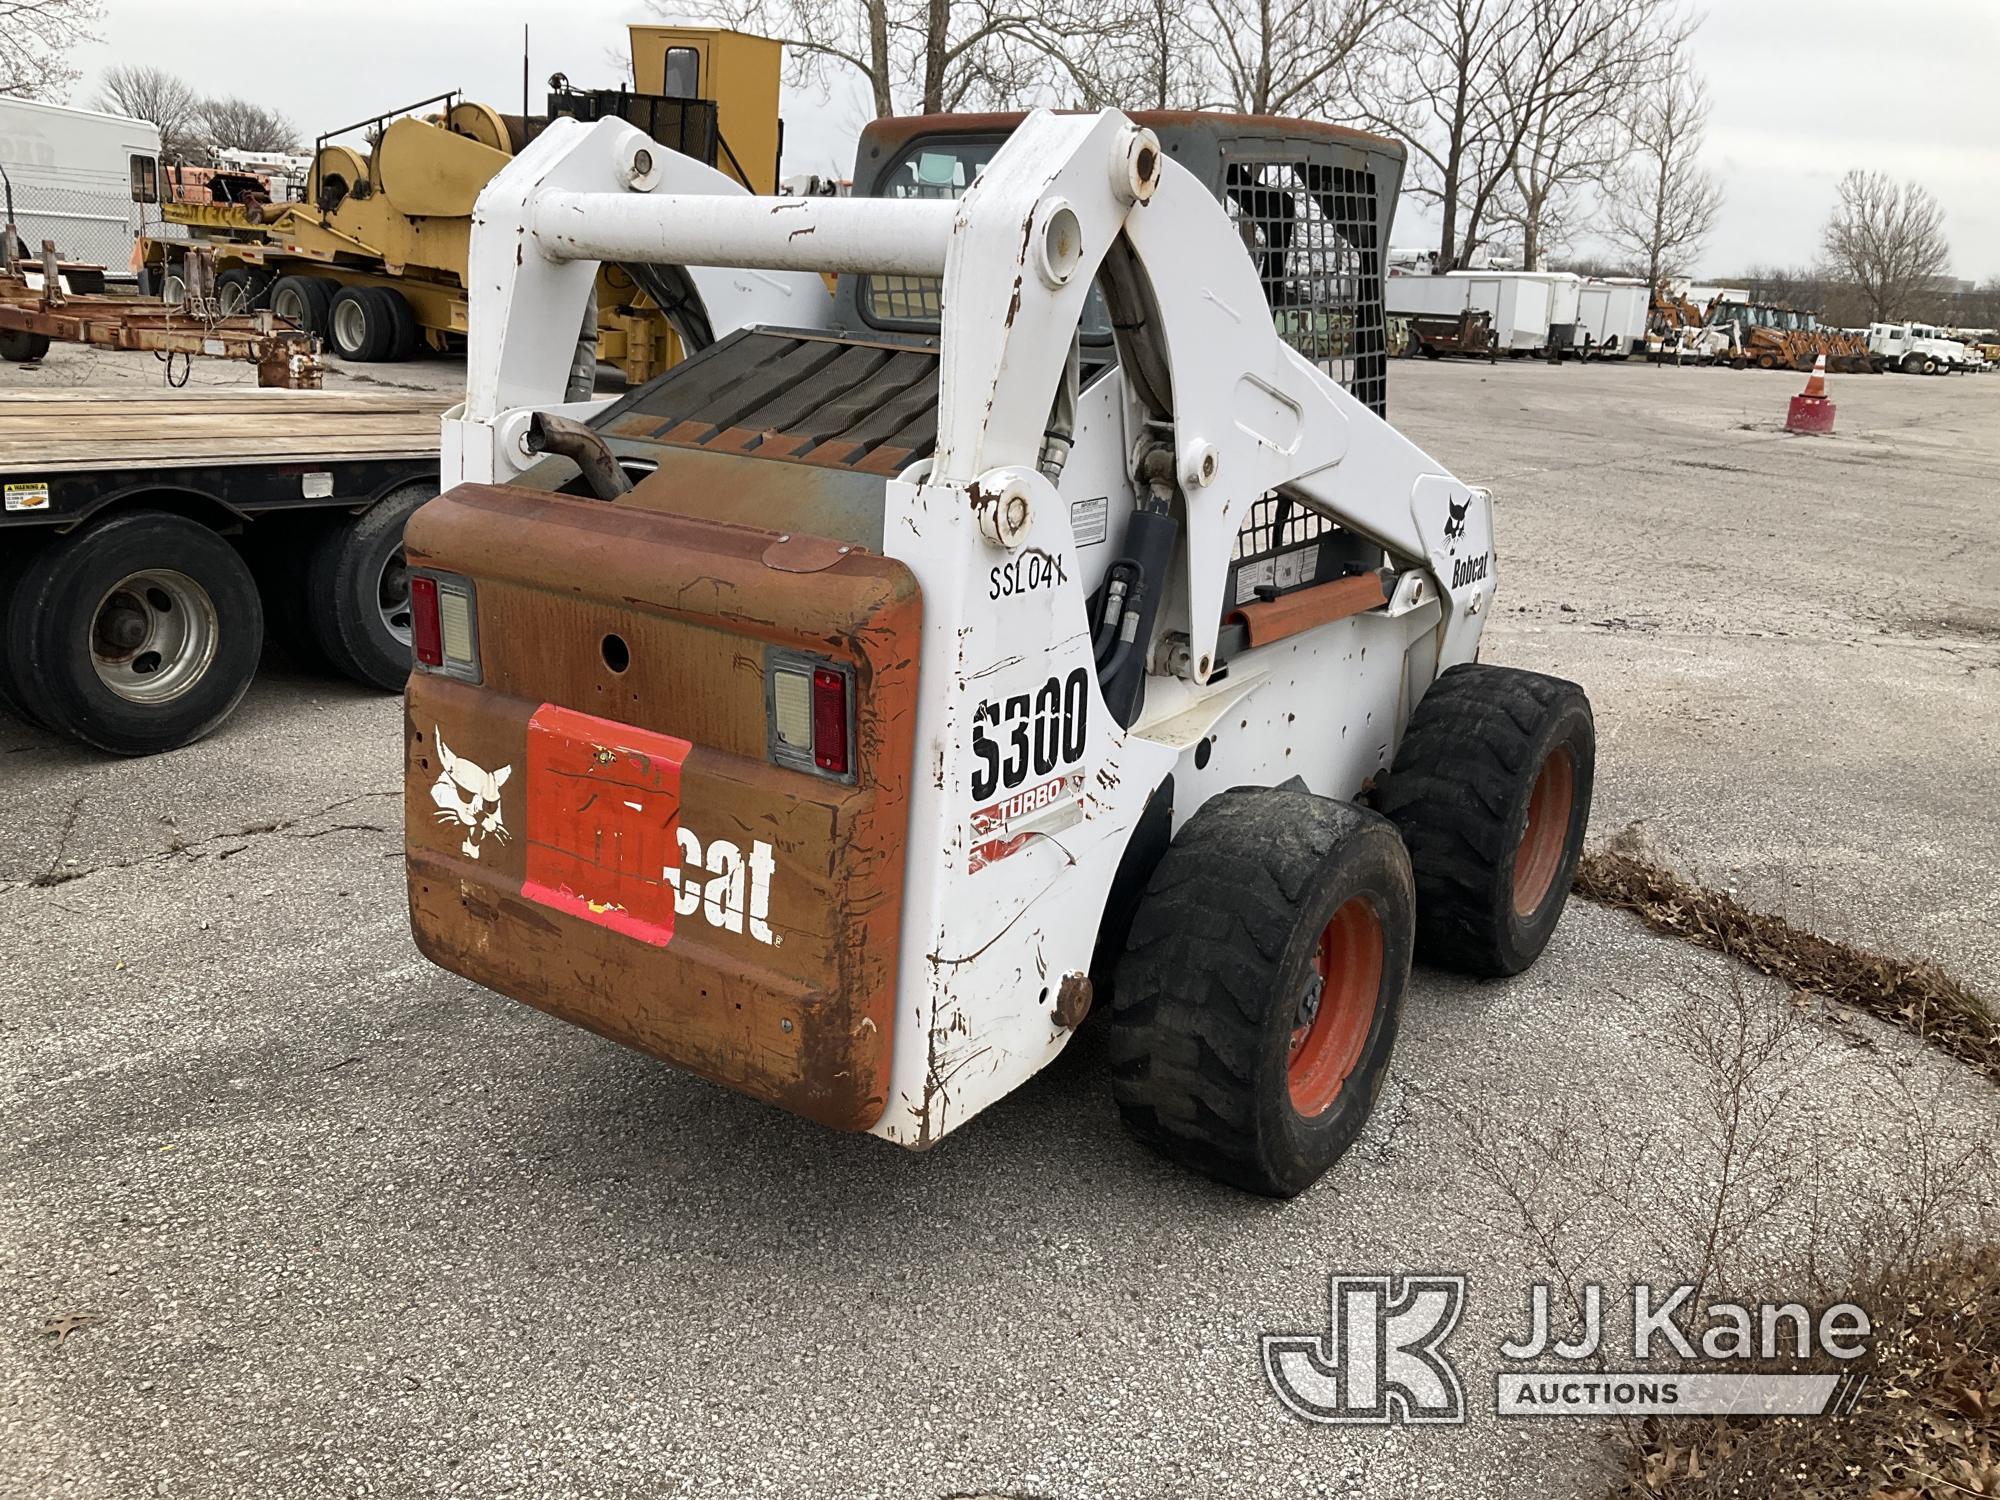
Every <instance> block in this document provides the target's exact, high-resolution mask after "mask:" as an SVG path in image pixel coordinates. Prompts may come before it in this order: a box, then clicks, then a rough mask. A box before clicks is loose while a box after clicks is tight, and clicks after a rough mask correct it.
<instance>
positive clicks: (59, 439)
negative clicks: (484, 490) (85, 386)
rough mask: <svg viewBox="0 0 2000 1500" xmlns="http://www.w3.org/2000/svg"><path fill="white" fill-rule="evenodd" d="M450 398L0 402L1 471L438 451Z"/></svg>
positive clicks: (102, 395) (69, 395)
mask: <svg viewBox="0 0 2000 1500" xmlns="http://www.w3.org/2000/svg"><path fill="white" fill-rule="evenodd" d="M458 399H459V398H458V396H457V394H456V393H455V392H444V391H440V392H429V391H409V392H395V393H388V392H382V393H377V392H373V391H370V392H348V391H282V390H259V389H256V388H253V387H246V388H244V389H241V390H204V391H181V392H177V393H173V394H167V393H162V392H157V391H155V392H151V393H148V394H143V395H141V394H128V393H126V392H122V391H113V390H102V389H99V390H63V391H50V392H47V393H46V394H44V393H35V394H32V395H27V394H9V395H0V470H5V471H7V472H8V473H19V472H23V471H26V470H33V471H34V472H36V473H38V474H41V473H64V472H74V471H76V470H79V469H123V468H132V469H147V468H163V467H185V466H187V465H190V464H268V463H310V462H312V461H314V460H333V459H342V458H401V457H420V456H423V455H425V454H434V453H436V452H437V451H438V419H439V418H440V417H442V416H443V415H444V413H445V410H446V409H447V408H448V407H450V406H452V405H453V404H454V403H455V402H456V401H457V400H458Z"/></svg>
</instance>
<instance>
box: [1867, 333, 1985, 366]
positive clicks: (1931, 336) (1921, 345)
mask: <svg viewBox="0 0 2000 1500" xmlns="http://www.w3.org/2000/svg"><path fill="white" fill-rule="evenodd" d="M1868 353H1869V355H1870V357H1871V358H1872V359H1873V360H1874V363H1875V368H1876V369H1878V370H1901V371H1902V372H1903V373H1904V374H1906V375H1949V374H1955V373H1959V372H1962V371H1966V370H1970V369H1972V368H1973V361H1972V358H1971V355H1970V353H1969V352H1968V351H1967V349H1966V347H1965V345H1963V344H1961V343H1960V342H1959V341H1958V340H1957V339H1954V338H1948V337H1946V336H1945V334H1944V332H1943V330H1941V329H1937V328H1933V327H1931V326H1930V325H1929V324H1928V323H1870V324H1869V325H1868Z"/></svg>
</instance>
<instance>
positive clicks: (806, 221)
mask: <svg viewBox="0 0 2000 1500" xmlns="http://www.w3.org/2000/svg"><path fill="white" fill-rule="evenodd" d="M1121 234H1122V236H1123V247H1122V248H1123V249H1125V250H1129V253H1130V254H1131V255H1132V257H1133V258H1134V259H1135V260H1136V263H1137V265H1138V267H1139V270H1140V272H1141V273H1142V278H1143V280H1144V282H1145V283H1146V284H1147V288H1148V292H1149V298H1148V300H1149V304H1150V312H1149V316H1148V320H1147V321H1148V335H1149V336H1150V337H1151V338H1152V339H1153V340H1154V341H1156V344H1157V347H1158V348H1159V349H1160V350H1161V351H1162V352H1163V354H1164V359H1165V365H1166V371H1165V374H1166V390H1165V391H1163V392H1161V393H1160V395H1161V397H1162V399H1164V400H1165V401H1166V402H1168V403H1169V409H1168V410H1166V411H1162V412H1159V413H1156V417H1157V418H1158V419H1163V420H1171V423H1172V428H1173V438H1172V441H1173V445H1174V451H1175V454H1176V459H1177V468H1178V474H1179V479H1180V482H1181V485H1182V488H1183V491H1184V493H1185V496H1186V500H1187V520H1188V537H1187V546H1186V548H1185V556H1186V558H1187V587H1188V597H1189V599H1190V600H1191V601H1192V603H1191V611H1190V620H1189V630H1190V652H1189V657H1190V661H1189V672H1190V675H1191V676H1192V678H1193V680H1194V681H1196V682H1203V681H1206V680H1207V678H1208V676H1209V675H1210V673H1211V672H1212V670H1213V668H1214V659H1215V640H1216V635H1217V630H1218V626H1219V624H1220V621H1221V619H1222V616H1223V613H1224V611H1223V608H1222V605H1223V600H1222V597H1221V596H1222V590H1223V587H1224V583H1225V580H1226V577H1227V572H1228V567H1229V562H1230V556H1231V547H1232V543H1233V541H1234V538H1235V535H1236V532H1237V530H1238V528H1239V527H1240V526H1241V525H1242V522H1243V519H1244V517H1245V516H1246V514H1247V513H1248V511H1249V508H1250V506H1251V505H1252V504H1253V503H1254V502H1255V501H1256V500H1258V499H1260V498H1261V497H1262V496H1264V495H1266V494H1268V493H1269V492H1271V491H1272V490H1276V489H1284V490H1287V491H1288V492H1290V493H1292V494H1294V495H1296V496H1297V497H1299V498H1300V499H1301V500H1303V501H1305V502H1306V503H1307V504H1309V505H1311V506H1313V507H1315V508H1317V509H1319V510H1321V511H1323V512H1325V513H1326V514H1327V515H1329V516H1330V517H1332V518H1333V519H1334V520H1335V521H1337V522H1338V523H1339V524H1340V525H1342V526H1344V527H1346V528H1348V529H1349V530H1351V531H1353V532H1355V533H1356V534H1357V535H1360V536H1364V537H1367V538H1368V539H1370V540H1372V541H1374V542H1375V543H1377V544H1379V545H1380V546H1381V547H1383V548H1384V549H1385V550H1386V551H1387V552H1388V553H1390V554H1391V556H1392V557H1393V558H1395V559H1396V560H1398V561H1399V562H1400V563H1402V564H1403V565H1404V566H1406V567H1407V566H1410V565H1418V564H1420V565H1423V566H1425V567H1428V568H1429V570H1430V571H1431V573H1432V575H1433V576H1434V578H1435V580H1436V586H1437V589H1438V591H1439V592H1440V594H1441V595H1442V596H1443V602H1444V604H1445V606H1446V610H1445V633H1444V639H1443V642H1442V643H1441V645H1442V649H1441V653H1440V655H1441V660H1442V661H1443V662H1444V663H1446V664H1449V663H1451V662H1454V661H1461V660H1466V659H1469V658H1470V656H1471V655H1472V651H1473V647H1474V645H1475V643H1476V640H1477V634H1478V628H1477V625H1476V624H1472V623H1470V621H1469V617H1470V616H1471V615H1473V614H1476V613H1477V611H1478V610H1479V609H1480V607H1481V604H1482V602H1483V601H1484V599H1485V598H1486V597H1487V596H1488V594H1489V593H1490V590H1491V589H1492V587H1493V581H1494V576H1495V567H1494V561H1493V558H1492V555H1491V554H1492V540H1491V539H1492V529H1491V516H1490V509H1489V503H1488V501H1487V498H1486V496H1485V495H1484V494H1483V493H1482V492H1480V491H1476V490H1472V489H1469V488H1467V487H1466V486H1464V485H1462V484H1460V483H1459V482H1458V481H1457V480H1455V479H1453V478H1452V477H1451V475H1450V474H1448V473H1447V472H1446V471H1445V470H1444V469H1443V468H1442V467H1441V466H1440V465H1438V464H1437V463H1435V462H1434V461H1432V460H1431V459H1430V458H1428V457H1427V456H1426V455H1425V454H1424V453H1423V452H1422V451H1421V450H1419V449H1418V448H1417V447H1416V446H1415V445H1414V444H1413V443H1411V442H1410V441H1409V440H1408V439H1406V438H1405V437H1403V436H1402V435H1401V434H1400V433H1398V432H1397V431H1396V430H1395V429H1394V428H1393V427H1391V426H1390V425H1389V424H1388V423H1387V422H1384V421H1383V420H1381V419H1380V418H1378V417H1377V416H1375V415H1374V413H1372V412H1370V411H1369V410H1368V409H1367V408H1366V407H1365V406H1363V405H1361V403H1359V402H1358V401H1356V400H1355V399H1354V398H1353V397H1352V396H1350V395H1349V394H1348V393H1347V392H1346V391H1345V390H1343V389H1342V388H1341V387H1340V386H1339V385H1338V384H1337V383H1336V382H1335V381H1333V380H1332V379H1331V378H1329V377H1328V376H1327V375H1325V374H1324V373H1322V372H1321V371H1320V370H1318V369H1317V368H1315V367H1314V366H1313V365H1311V364H1310V363H1308V362H1307V361H1306V360H1304V359H1303V358H1301V357H1300V356H1299V355H1298V354H1296V353H1295V352H1294V351H1293V350H1292V349H1291V348H1289V347H1288V346H1287V345H1286V344H1285V342H1284V341H1283V340H1282V339H1281V338H1280V337H1279V336H1278V333H1277V330H1276V328H1275V326H1274V323H1273V321H1272V318H1271V314H1270V311H1269V309H1268V308H1267V306H1266V304H1265V301H1264V296H1263V291H1262V288H1261V286H1260V284H1259V282H1258V279H1257V273H1256V270H1255V268H1254V267H1253V265H1252V263H1251V261H1250V257H1249V256H1248V255H1246V254H1245V253H1244V249H1243V242H1242V240H1241V238H1240V237H1239V235H1238V232H1237V230H1236V228H1235V226H1234V225H1233V224H1232V223H1231V222H1230V220H1229V217H1228V215H1227V213H1226V212H1225V211H1224V209H1223V208H1222V206H1221V205H1220V204H1218V203H1217V202H1216V200H1215V199H1214V197H1213V196H1211V195H1210V194H1209V193H1208V192H1207V191H1206V190H1205V189H1204V188H1203V187H1202V185H1201V183H1200V182H1199V181H1198V180H1197V179H1196V178H1195V177H1194V176H1192V175H1191V174H1190V173H1188V172H1187V171H1186V170H1185V169H1183V168H1182V167H1181V166H1179V164H1178V163H1176V162H1174V161H1171V160H1169V159H1167V158H1165V157H1164V156H1163V155H1162V153H1161V152H1160V149H1159V146H1158V143H1157V142H1156V141H1155V140H1154V139H1153V137H1152V135H1151V133H1150V132H1148V131H1143V130H1140V129H1138V128H1137V127H1136V126H1134V125H1133V124H1132V123H1131V121H1129V120H1128V119H1126V117H1125V116H1124V115H1122V114H1120V113H1119V112H1118V111H1115V110H1106V111H1104V112H1103V113H1101V114H1099V115H1095V116H1090V115H1060V116H1059V115H1054V114H1050V113H1048V112H1046V111H1037V112H1036V113H1034V114H1032V115H1030V116H1029V117H1028V118H1027V119H1026V120H1025V121H1023V122H1022V124H1021V125H1020V126H1019V127H1018V128H1017V129H1016V130H1015V131H1014V133H1013V134H1012V135H1011V136H1010V137H1009V138H1008V140H1007V142H1006V144H1005V145H1004V146H1003V147H1002V148H1001V150H1000V151H999V152H998V153H997V154H996V155H995V157H994V159H993V162H992V164H991V166H990V167H989V168H988V169H987V170H986V171H985V173H983V174H982V175H981V177H980V178H979V180H978V181H977V182H976V183H975V184H974V185H973V187H972V188H971V190H970V191H968V192H967V193H966V195H965V197H964V198H963V199H961V200H959V201H957V202H948V201H938V200H887V199H843V198H756V197H752V196H750V195H748V194H746V193H744V192H743V191H742V190H741V189H740V188H739V187H738V186H737V184H735V183H733V182H731V181H730V180H729V179H727V178H725V177H723V176H722V175H721V174H720V173H718V172H714V171H712V170H710V169H709V168H706V167H703V166H701V165H700V164H699V163H697V162H694V161H692V160H690V159H689V158H686V157H683V156H680V155H678V154H676V153H673V152H670V151H667V150H665V149H664V148H662V147H660V146H658V145H656V144H655V143H654V142H652V141H651V140H649V139H648V138H647V137H646V136H645V135H644V134H643V133H642V132H640V131H638V130H637V129H635V128H633V127H632V126H630V125H627V124H625V123H624V122H622V121H614V120H607V121H600V122H598V123H597V124H595V125H593V126H588V127H585V126H579V125H576V124H574V123H573V122H570V121H565V120H557V121H554V122H552V123H551V125H550V127H549V129H548V130H547V131H546V132H545V133H544V134H543V135H542V136H541V137H540V138H539V139H537V140H536V141H535V142H534V144H533V145H531V146H530V147H529V148H528V149H527V150H526V151H524V152H523V153H522V154H521V155H520V156H518V157H516V158H515V159H514V161H513V162H512V163H511V164H509V166H508V167H507V168H506V169H505V170H503V171H502V172H501V173H500V174H499V175H498V176H496V177H495V178H494V179H493V181H492V182H491V183H489V184H488V185H487V187H486V189H485V191H484V192H483V193H481V195H480V198H479V203H478V207H477V209H476V210H475V214H474V228H473V236H472V253H471V272H470V275H471V280H472V283H473V285H472V311H471V327H472V333H471V347H470V350H469V353H468V362H467V378H466V404H465V408H464V412H463V421H464V422H465V423H467V424H474V423H479V424H485V425H486V426H488V427H490V428H492V429H493V433H494V438H493V446H494V448H495V449H496V450H497V452H498V457H497V458H496V461H495V467H496V468H499V467H503V466H504V465H505V463H506V461H507V460H508V459H509V458H511V457H513V455H512V450H511V447H510V444H512V443H515V442H517V441H518V434H517V433H515V432H514V431H513V429H514V428H515V427H518V426H521V425H523V424H524V423H525V414H526V411H527V409H530V408H534V407H538V406H539V407H540V408H541V409H544V410H547V409H551V408H555V409H560V406H559V403H560V402H561V400H562V394H563V391H562V386H563V374H564V372H565V371H566V370H567V368H568V353H569V350H570V348H571V347H572V346H573V345H574V342H575V337H576V327H577V323H578V320H579V319H580V318H581V316H582V312H583V307H584V303H585V299H586V297H587V295H588V291H589V285H590V278H591V275H592V274H593V270H594V267H595V265H596V264H597V263H598V262H600V261H604V260H615V261H625V262H650V263H655V264H672V265H678V266H684V267H687V268H689V270H690V274H691V275H692V276H693V277H694V278H695V284H696V286H697V287H698V288H699V289H700V291H701V294H702V297H703V299H704V301H705V302H707V303H708V311H709V315H710V318H711V320H712V321H713V323H714V325H715V327H716V329H717V331H718V332H720V331H723V330H724V329H727V328H734V327H740V326H747V325H752V324H759V323H762V324H771V325H777V326H786V327H812V326H819V325H821V324H822V323H823V322H824V320H825V308H826V299H825V297H824V295H823V293H822V292H821V291H819V290H818V289H817V288H818V287H819V282H818V278H817V277H816V276H814V275H813V274H811V273H814V272H848V271H880V272H899V273H902V274H908V275H939V274H942V276H943V277H944V293H943V308H944V311H943V319H942V329H941V333H942V338H941V341H940V342H941V352H942V372H941V380H940V394H939V407H938V450H937V454H936V458H935V461H934V462H933V463H932V464H931V465H930V468H929V472H928V475H927V477H926V481H925V482H926V483H927V484H930V485H933V486H935V485H938V484H956V485H962V486H965V487H966V488H967V491H968V495H969V497H971V499H972V500H973V502H974V503H978V501H979V499H980V498H981V497H985V498H986V499H987V500H989V501H990V500H991V499H992V498H993V497H994V496H996V495H998V494H999V493H1000V491H1001V490H1002V489H1004V488H1005V487H1006V485H1007V484H1008V483H1009V482H1012V483H1013V484H1014V485H1015V487H1016V488H1017V489H1020V488H1022V487H1025V488H1026V489H1028V490H1030V491H1035V490H1037V489H1040V488H1044V487H1041V486H1038V485H1037V483H1036V481H1037V479H1038V477H1039V476H1038V475H1037V474H1036V471H1035V463H1036V458H1037V454H1038V452H1039V449H1040V443H1041V437H1042V431H1043V428H1044V426H1045V425H1046V422H1047V418H1048V413H1049V408H1050V403H1051V400H1052V399H1053V395H1054V392H1055V390H1056V388H1057V384H1058V381H1059V380H1060V378H1061V375H1062V370H1063V364H1064V360H1065V358H1066V352H1067V350H1068V347H1069V343H1070V337H1071V334H1072V332H1073V331H1074V329H1075V328H1076V326H1077V322H1078V319H1079V317H1080V315H1081V312H1082V308H1083V300H1084V297H1085V295H1086V293H1087V292H1088V289H1089V287H1090V283H1091V280H1092V278H1093V276H1095V275H1096V274H1097V272H1098V271H1099V269H1100V267H1101V266H1102V264H1103V262H1104V260H1105V257H1106V256H1107V254H1109V253H1111V252H1112V251H1113V250H1114V249H1115V248H1120V247H1119V236H1120V235H1121ZM704 268H713V269H704ZM449 425H450V424H449V423H448V424H447V426H448V427H449ZM449 437H450V435H449V433H448V434H447V439H448V440H447V448H448V450H449V448H450V446H451V445H450V441H449ZM524 461H525V459H524V457H523V458H522V459H520V460H518V461H516V462H515V463H514V465H513V467H519V463H520V462H524ZM507 472H512V468H509V469H508V470H507ZM448 477H449V476H448ZM464 477H467V478H484V477H505V474H501V473H496V474H492V475H481V474H477V473H474V472H471V471H470V468H469V467H468V470H467V472H466V473H465V475H464ZM982 480H986V481H987V482H985V483H983V484H982ZM1029 498H1030V501H1031V502H1032V500H1033V499H1034V498H1035V497H1034V496H1033V495H1030V497H1029ZM1040 498H1041V499H1043V500H1046V501H1050V502H1052V500H1053V495H1052V492H1050V493H1043V494H1042V495H1041V496H1040Z"/></svg>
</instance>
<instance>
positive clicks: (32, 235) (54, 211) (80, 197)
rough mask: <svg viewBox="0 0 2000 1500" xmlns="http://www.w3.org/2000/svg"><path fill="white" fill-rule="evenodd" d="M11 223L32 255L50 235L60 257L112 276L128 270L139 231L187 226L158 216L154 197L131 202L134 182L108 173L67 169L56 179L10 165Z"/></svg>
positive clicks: (178, 232)
mask: <svg viewBox="0 0 2000 1500" xmlns="http://www.w3.org/2000/svg"><path fill="white" fill-rule="evenodd" d="M9 175H10V176H11V178H12V179H13V191H12V195H11V196H12V198H13V208H14V224H15V227H16V229H17V230H18V231H19V233H20V236H21V243H22V245H23V246H24V247H25V249H26V253H27V255H28V257H29V258H30V259H40V257H41V253H42V242H43V241H44V240H50V241H53V242H54V244H55V247H56V257H57V259H59V260H64V261H71V262H77V263H81V264H84V265H97V266H103V267H104V269H105V271H106V273H107V274H108V275H110V276H112V277H118V278H122V277H128V276H130V275H131V274H132V249H133V245H134V244H135V243H136V242H137V240H138V237H139V236H140V235H141V234H147V235H153V236H166V237H169V238H184V237H185V235H186V231H185V229H184V228H183V227H182V226H180V225H178V224H167V223H164V222H162V220H161V219H160V208H159V205H158V204H157V203H135V202H134V201H133V199H132V185H131V184H130V183H129V182H127V181H126V180H125V178H124V177H122V176H118V175H115V174H111V173H90V172H71V173H67V174H65V178H64V181H63V182H62V183H60V184H58V183H53V182H48V181H45V180H41V179H39V178H38V177H36V176H33V175H31V174H28V173H24V172H18V171H10V173H9Z"/></svg>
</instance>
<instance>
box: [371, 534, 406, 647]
mask: <svg viewBox="0 0 2000 1500" xmlns="http://www.w3.org/2000/svg"><path fill="white" fill-rule="evenodd" d="M375 604H376V608H377V609H379V610H380V611H381V612H382V623H383V625H384V626H386V627H387V628H388V631H389V634H391V635H393V636H394V637H395V638H396V639H397V640H399V641H401V642H402V643H403V644H404V645H405V646H407V645H409V644H410V565H409V564H408V563H407V562H406V561H404V558H403V549H402V548H401V547H398V548H397V549H396V550H395V551H394V552H392V553H390V554H389V560H388V562H386V563H384V564H383V565H382V580H381V583H380V585H379V586H378V587H377V589H376V591H375Z"/></svg>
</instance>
